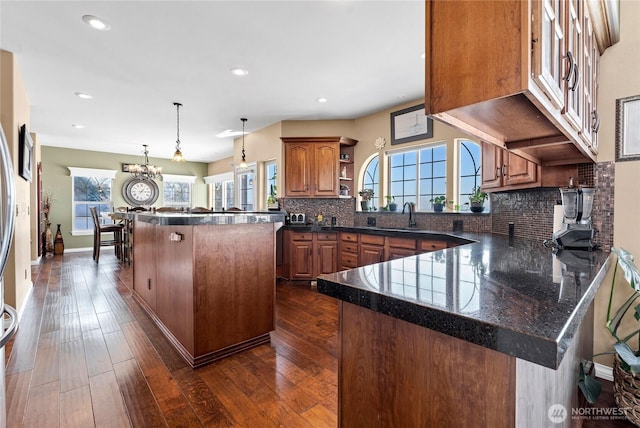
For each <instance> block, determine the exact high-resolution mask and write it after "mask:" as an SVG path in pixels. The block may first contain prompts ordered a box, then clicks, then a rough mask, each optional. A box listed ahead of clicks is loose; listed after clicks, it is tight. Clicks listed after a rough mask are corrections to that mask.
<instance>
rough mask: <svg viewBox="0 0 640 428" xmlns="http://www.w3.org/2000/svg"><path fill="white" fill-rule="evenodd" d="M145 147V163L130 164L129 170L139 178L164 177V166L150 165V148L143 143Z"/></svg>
mask: <svg viewBox="0 0 640 428" xmlns="http://www.w3.org/2000/svg"><path fill="white" fill-rule="evenodd" d="M142 147H144V165H138V164H129V165H127V166H128V167H129V172H130V173H131V175H132V176H134V177H137V178H144V179H148V180H155V179H156V178H162V167H159V166H155V165H149V150H148V149H147V145H146V144H143V145H142Z"/></svg>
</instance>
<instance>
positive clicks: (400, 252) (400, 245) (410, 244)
mask: <svg viewBox="0 0 640 428" xmlns="http://www.w3.org/2000/svg"><path fill="white" fill-rule="evenodd" d="M384 244H385V245H384V252H385V257H384V258H385V260H395V259H401V258H403V257H409V256H413V255H415V254H416V240H415V239H410V238H397V237H393V236H388V237H387V238H386V239H385V243H384Z"/></svg>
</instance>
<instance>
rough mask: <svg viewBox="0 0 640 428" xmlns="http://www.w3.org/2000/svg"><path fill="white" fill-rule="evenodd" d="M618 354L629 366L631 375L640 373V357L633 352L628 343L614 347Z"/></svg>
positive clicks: (617, 344) (619, 343)
mask: <svg viewBox="0 0 640 428" xmlns="http://www.w3.org/2000/svg"><path fill="white" fill-rule="evenodd" d="M613 347H614V348H615V350H616V352H617V353H618V355H619V356H620V358H622V360H623V361H624V362H625V363H627V364H628V365H629V368H630V369H631V373H633V374H638V373H640V357H637V356H636V354H634V352H633V350H632V349H631V348H630V347H629V345H627V344H626V343H622V342H618V343H616V344H615V345H613Z"/></svg>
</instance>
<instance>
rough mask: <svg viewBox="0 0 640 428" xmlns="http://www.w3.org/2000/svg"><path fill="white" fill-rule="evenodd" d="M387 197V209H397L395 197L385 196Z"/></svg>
mask: <svg viewBox="0 0 640 428" xmlns="http://www.w3.org/2000/svg"><path fill="white" fill-rule="evenodd" d="M385 198H386V199H387V209H388V210H389V211H396V210H397V209H398V204H396V198H395V197H394V196H391V195H387V196H385Z"/></svg>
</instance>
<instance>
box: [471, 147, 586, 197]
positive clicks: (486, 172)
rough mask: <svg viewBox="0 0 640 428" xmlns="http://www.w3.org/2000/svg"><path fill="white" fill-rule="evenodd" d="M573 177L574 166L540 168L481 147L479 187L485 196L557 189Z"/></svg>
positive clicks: (514, 157)
mask: <svg viewBox="0 0 640 428" xmlns="http://www.w3.org/2000/svg"><path fill="white" fill-rule="evenodd" d="M577 176H578V167H577V165H575V164H573V165H549V166H540V165H536V164H535V163H534V162H531V161H530V160H528V159H525V158H523V157H522V156H518V155H517V154H515V153H513V152H511V151H509V150H505V149H501V148H500V147H498V146H496V145H495V144H490V143H485V142H483V143H482V172H481V177H482V186H481V187H482V190H484V191H485V192H493V191H497V190H515V189H526V188H533V187H561V186H566V185H567V184H568V183H569V177H577Z"/></svg>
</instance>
